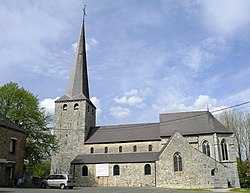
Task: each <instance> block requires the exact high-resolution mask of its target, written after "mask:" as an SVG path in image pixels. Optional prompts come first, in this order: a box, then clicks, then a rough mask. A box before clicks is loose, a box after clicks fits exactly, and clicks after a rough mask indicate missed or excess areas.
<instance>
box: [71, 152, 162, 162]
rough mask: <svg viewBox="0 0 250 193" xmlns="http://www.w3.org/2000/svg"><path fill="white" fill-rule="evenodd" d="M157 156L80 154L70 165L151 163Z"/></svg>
mask: <svg viewBox="0 0 250 193" xmlns="http://www.w3.org/2000/svg"><path fill="white" fill-rule="evenodd" d="M158 154H159V152H136V153H135V152H134V153H116V154H109V153H105V154H104V153H103V154H82V155H78V156H76V157H75V159H74V160H73V161H72V162H71V164H98V163H140V162H153V161H155V160H157V159H158V158H159V157H158Z"/></svg>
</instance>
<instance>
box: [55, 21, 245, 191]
mask: <svg viewBox="0 0 250 193" xmlns="http://www.w3.org/2000/svg"><path fill="white" fill-rule="evenodd" d="M54 133H55V136H56V137H57V140H58V145H59V150H58V152H55V153H54V154H53V156H52V161H51V173H71V174H74V176H75V178H76V181H77V183H78V185H79V186H137V187H138V186H139V187H141V186H155V187H165V188H228V187H236V188H238V187H240V184H239V177H238V172H237V160H236V149H237V147H236V143H235V139H234V134H233V132H232V131H231V130H229V129H228V128H225V127H224V126H223V125H222V124H221V123H220V122H219V121H218V120H217V119H216V118H215V117H214V116H213V115H212V114H211V113H210V112H209V111H192V112H179V113H166V114H160V115H159V122H156V123H142V124H124V125H111V126H97V125H96V107H95V105H94V104H93V103H92V102H91V101H90V96H89V88H88V73H87V58H86V48H85V29H84V21H83V24H82V27H81V32H80V37H79V40H78V44H77V48H76V51H75V58H74V61H73V65H72V70H71V74H70V77H69V81H68V86H67V90H66V92H65V95H63V96H62V97H60V98H59V99H58V100H56V101H55V127H54Z"/></svg>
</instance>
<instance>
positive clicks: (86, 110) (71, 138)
mask: <svg viewBox="0 0 250 193" xmlns="http://www.w3.org/2000/svg"><path fill="white" fill-rule="evenodd" d="M76 104H77V108H76ZM64 105H67V107H65V106H64ZM86 120H87V121H86ZM94 124H95V108H94V107H93V105H91V104H90V102H88V101H87V100H80V101H67V102H56V105H55V135H56V137H57V140H58V145H59V151H58V153H56V154H54V155H53V156H52V161H51V173H70V162H71V161H72V160H73V159H74V158H75V157H76V156H77V155H78V154H82V153H84V152H85V144H84V141H85V138H86V136H87V133H86V132H87V131H88V130H89V128H90V127H93V126H95V125H94Z"/></svg>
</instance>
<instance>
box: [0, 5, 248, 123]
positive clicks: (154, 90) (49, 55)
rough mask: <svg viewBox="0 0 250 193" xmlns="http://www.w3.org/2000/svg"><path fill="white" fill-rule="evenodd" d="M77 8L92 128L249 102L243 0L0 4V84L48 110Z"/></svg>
mask: <svg viewBox="0 0 250 193" xmlns="http://www.w3.org/2000/svg"><path fill="white" fill-rule="evenodd" d="M84 5H87V6H86V14H87V15H86V17H85V30H86V41H87V60H88V76H89V88H90V95H91V101H92V102H93V103H94V104H95V105H96V107H97V125H113V124H126V123H128V124H129V123H144V122H158V121H159V114H160V113H170V112H182V111H194V110H206V109H207V107H208V108H209V110H210V111H213V110H216V109H220V108H224V107H228V106H231V105H235V104H239V103H243V102H246V101H249V99H250V97H249V96H250V84H249V83H250V65H249V64H250V38H249V37H250V36H249V34H250V14H249V10H250V1H249V0H219V1H218V0H154V1H152V0H119V1H117V0H74V1H69V0H50V1H41V0H22V1H20V0H8V1H6V0H0V29H1V30H0V72H1V76H0V86H2V85H4V84H6V83H9V82H16V83H18V84H19V86H20V87H24V88H25V89H26V90H28V91H30V92H32V93H33V94H34V95H36V96H37V97H38V98H39V101H40V106H41V107H45V108H46V110H47V112H48V113H50V114H51V115H52V116H53V114H54V101H55V99H57V98H58V97H60V96H63V95H64V94H65V91H66V87H67V82H68V78H69V74H70V69H71V65H72V62H73V57H74V49H75V46H76V42H77V40H78V37H79V33H80V29H81V24H82V8H83V7H84ZM245 108H246V109H247V108H248V109H249V106H246V107H245Z"/></svg>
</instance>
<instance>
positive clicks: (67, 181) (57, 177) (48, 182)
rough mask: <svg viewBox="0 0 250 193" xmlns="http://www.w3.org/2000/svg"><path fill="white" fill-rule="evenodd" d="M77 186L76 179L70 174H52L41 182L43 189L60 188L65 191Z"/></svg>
mask: <svg viewBox="0 0 250 193" xmlns="http://www.w3.org/2000/svg"><path fill="white" fill-rule="evenodd" d="M75 186H76V182H75V179H74V177H73V175H69V174H51V175H49V176H48V177H47V178H45V179H44V180H42V182H41V188H47V187H59V188H61V189H65V188H66V187H69V189H72V188H73V187H75Z"/></svg>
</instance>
